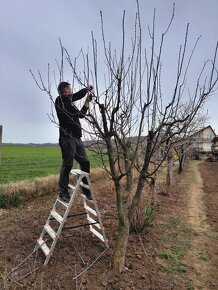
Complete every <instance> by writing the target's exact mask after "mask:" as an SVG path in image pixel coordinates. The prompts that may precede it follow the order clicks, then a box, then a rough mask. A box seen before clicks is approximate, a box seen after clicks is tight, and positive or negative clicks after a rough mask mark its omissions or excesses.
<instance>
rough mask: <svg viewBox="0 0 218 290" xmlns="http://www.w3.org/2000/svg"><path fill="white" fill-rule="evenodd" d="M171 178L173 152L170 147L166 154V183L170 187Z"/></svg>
mask: <svg viewBox="0 0 218 290" xmlns="http://www.w3.org/2000/svg"><path fill="white" fill-rule="evenodd" d="M172 180H173V152H172V149H170V150H169V152H168V155H167V178H166V185H167V188H170V187H171V185H172Z"/></svg>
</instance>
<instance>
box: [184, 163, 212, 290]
mask: <svg viewBox="0 0 218 290" xmlns="http://www.w3.org/2000/svg"><path fill="white" fill-rule="evenodd" d="M199 166H200V164H198V165H196V166H193V167H192V178H193V179H194V182H193V183H192V186H191V188H190V190H189V192H188V208H187V213H188V220H189V222H190V225H191V228H192V233H193V237H192V246H191V251H190V253H189V255H190V256H189V260H190V261H191V267H193V271H192V272H191V277H190V278H191V280H192V281H193V285H195V286H194V289H217V287H216V285H215V283H216V281H215V279H214V278H215V275H214V274H215V266H214V263H212V261H211V259H210V257H209V253H210V252H212V251H213V252H214V247H212V244H213V242H214V241H215V232H214V231H213V228H212V227H211V225H210V224H209V220H208V218H207V203H206V202H205V201H206V200H207V199H205V195H206V193H205V192H204V179H203V178H202V176H201V173H200V171H199ZM203 177H204V175H203ZM213 254H214V253H213Z"/></svg>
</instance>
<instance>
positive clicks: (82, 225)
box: [63, 222, 99, 230]
mask: <svg viewBox="0 0 218 290" xmlns="http://www.w3.org/2000/svg"><path fill="white" fill-rule="evenodd" d="M95 224H99V222H94V223H88V224H81V225H76V226H72V227H64V228H63V230H68V229H74V228H79V227H86V226H91V225H95Z"/></svg>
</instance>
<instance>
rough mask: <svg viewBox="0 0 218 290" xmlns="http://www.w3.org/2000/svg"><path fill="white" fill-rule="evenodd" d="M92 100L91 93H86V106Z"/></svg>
mask: <svg viewBox="0 0 218 290" xmlns="http://www.w3.org/2000/svg"><path fill="white" fill-rule="evenodd" d="M91 101H92V93H90V92H89V93H88V96H87V97H86V101H85V104H84V105H85V106H86V107H87V108H88V107H89V103H90V102H91Z"/></svg>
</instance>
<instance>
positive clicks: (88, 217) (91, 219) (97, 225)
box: [87, 216, 101, 229]
mask: <svg viewBox="0 0 218 290" xmlns="http://www.w3.org/2000/svg"><path fill="white" fill-rule="evenodd" d="M87 220H88V221H89V222H91V223H97V224H93V226H96V227H97V228H99V229H101V226H100V225H99V222H97V221H96V220H94V219H93V218H91V217H90V216H87Z"/></svg>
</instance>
